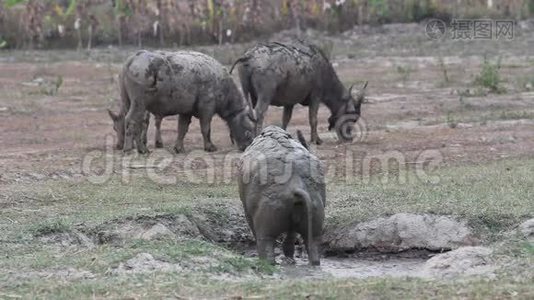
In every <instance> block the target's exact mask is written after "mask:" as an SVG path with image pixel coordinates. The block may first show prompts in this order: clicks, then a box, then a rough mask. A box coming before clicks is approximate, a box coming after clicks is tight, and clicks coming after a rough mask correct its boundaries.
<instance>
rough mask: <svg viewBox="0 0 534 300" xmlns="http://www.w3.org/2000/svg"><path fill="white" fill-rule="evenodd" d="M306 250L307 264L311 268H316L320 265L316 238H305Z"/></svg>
mask: <svg viewBox="0 0 534 300" xmlns="http://www.w3.org/2000/svg"><path fill="white" fill-rule="evenodd" d="M305 242H306V250H307V252H308V262H309V264H310V265H312V266H318V265H320V264H321V260H320V256H319V244H318V241H317V238H314V237H306V239H305Z"/></svg>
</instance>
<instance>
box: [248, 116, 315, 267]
mask: <svg viewBox="0 0 534 300" xmlns="http://www.w3.org/2000/svg"><path fill="white" fill-rule="evenodd" d="M298 137H299V140H301V141H302V142H303V143H304V145H302V144H300V143H299V142H297V141H296V140H294V139H293V138H292V137H291V135H289V133H287V131H285V130H283V129H282V128H280V127H276V126H268V127H266V128H265V129H264V130H263V131H262V133H261V134H260V135H259V136H257V137H256V138H255V139H254V141H252V144H251V145H250V146H249V147H247V149H246V150H245V152H244V153H243V154H242V155H241V160H240V162H239V177H238V184H239V196H240V198H241V201H242V202H243V207H244V209H245V215H246V218H247V222H248V224H249V226H250V228H251V230H252V232H253V234H254V237H255V238H256V243H257V249H258V255H259V257H260V258H262V259H266V260H268V261H269V262H271V263H274V261H275V260H274V243H275V241H276V238H277V237H278V236H279V235H280V234H282V233H286V238H285V240H284V243H283V251H284V255H285V256H286V257H287V258H289V259H291V260H292V259H293V254H294V252H295V249H294V247H295V238H296V233H299V234H300V235H301V236H302V237H303V238H304V241H305V242H306V248H307V251H308V258H309V263H310V264H311V265H319V263H320V258H319V244H320V243H321V236H322V230H323V221H324V207H325V203H326V195H325V183H324V175H323V170H322V167H321V164H320V162H319V160H318V159H317V157H315V156H314V155H312V154H311V153H310V152H309V151H308V149H306V147H305V146H306V144H305V141H304V137H302V134H301V133H298Z"/></svg>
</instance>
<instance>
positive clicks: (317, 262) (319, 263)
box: [310, 260, 321, 266]
mask: <svg viewBox="0 0 534 300" xmlns="http://www.w3.org/2000/svg"><path fill="white" fill-rule="evenodd" d="M310 265H311V266H320V265H321V262H320V261H318V260H314V261H310Z"/></svg>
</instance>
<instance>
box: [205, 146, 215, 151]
mask: <svg viewBox="0 0 534 300" xmlns="http://www.w3.org/2000/svg"><path fill="white" fill-rule="evenodd" d="M204 150H206V152H215V151H217V147H215V145H208V146H206V147H204Z"/></svg>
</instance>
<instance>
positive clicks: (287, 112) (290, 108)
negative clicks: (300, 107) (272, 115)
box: [282, 105, 293, 130]
mask: <svg viewBox="0 0 534 300" xmlns="http://www.w3.org/2000/svg"><path fill="white" fill-rule="evenodd" d="M292 114H293V105H287V106H284V115H283V117H282V129H284V130H286V129H287V124H289V121H290V120H291V115H292Z"/></svg>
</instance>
